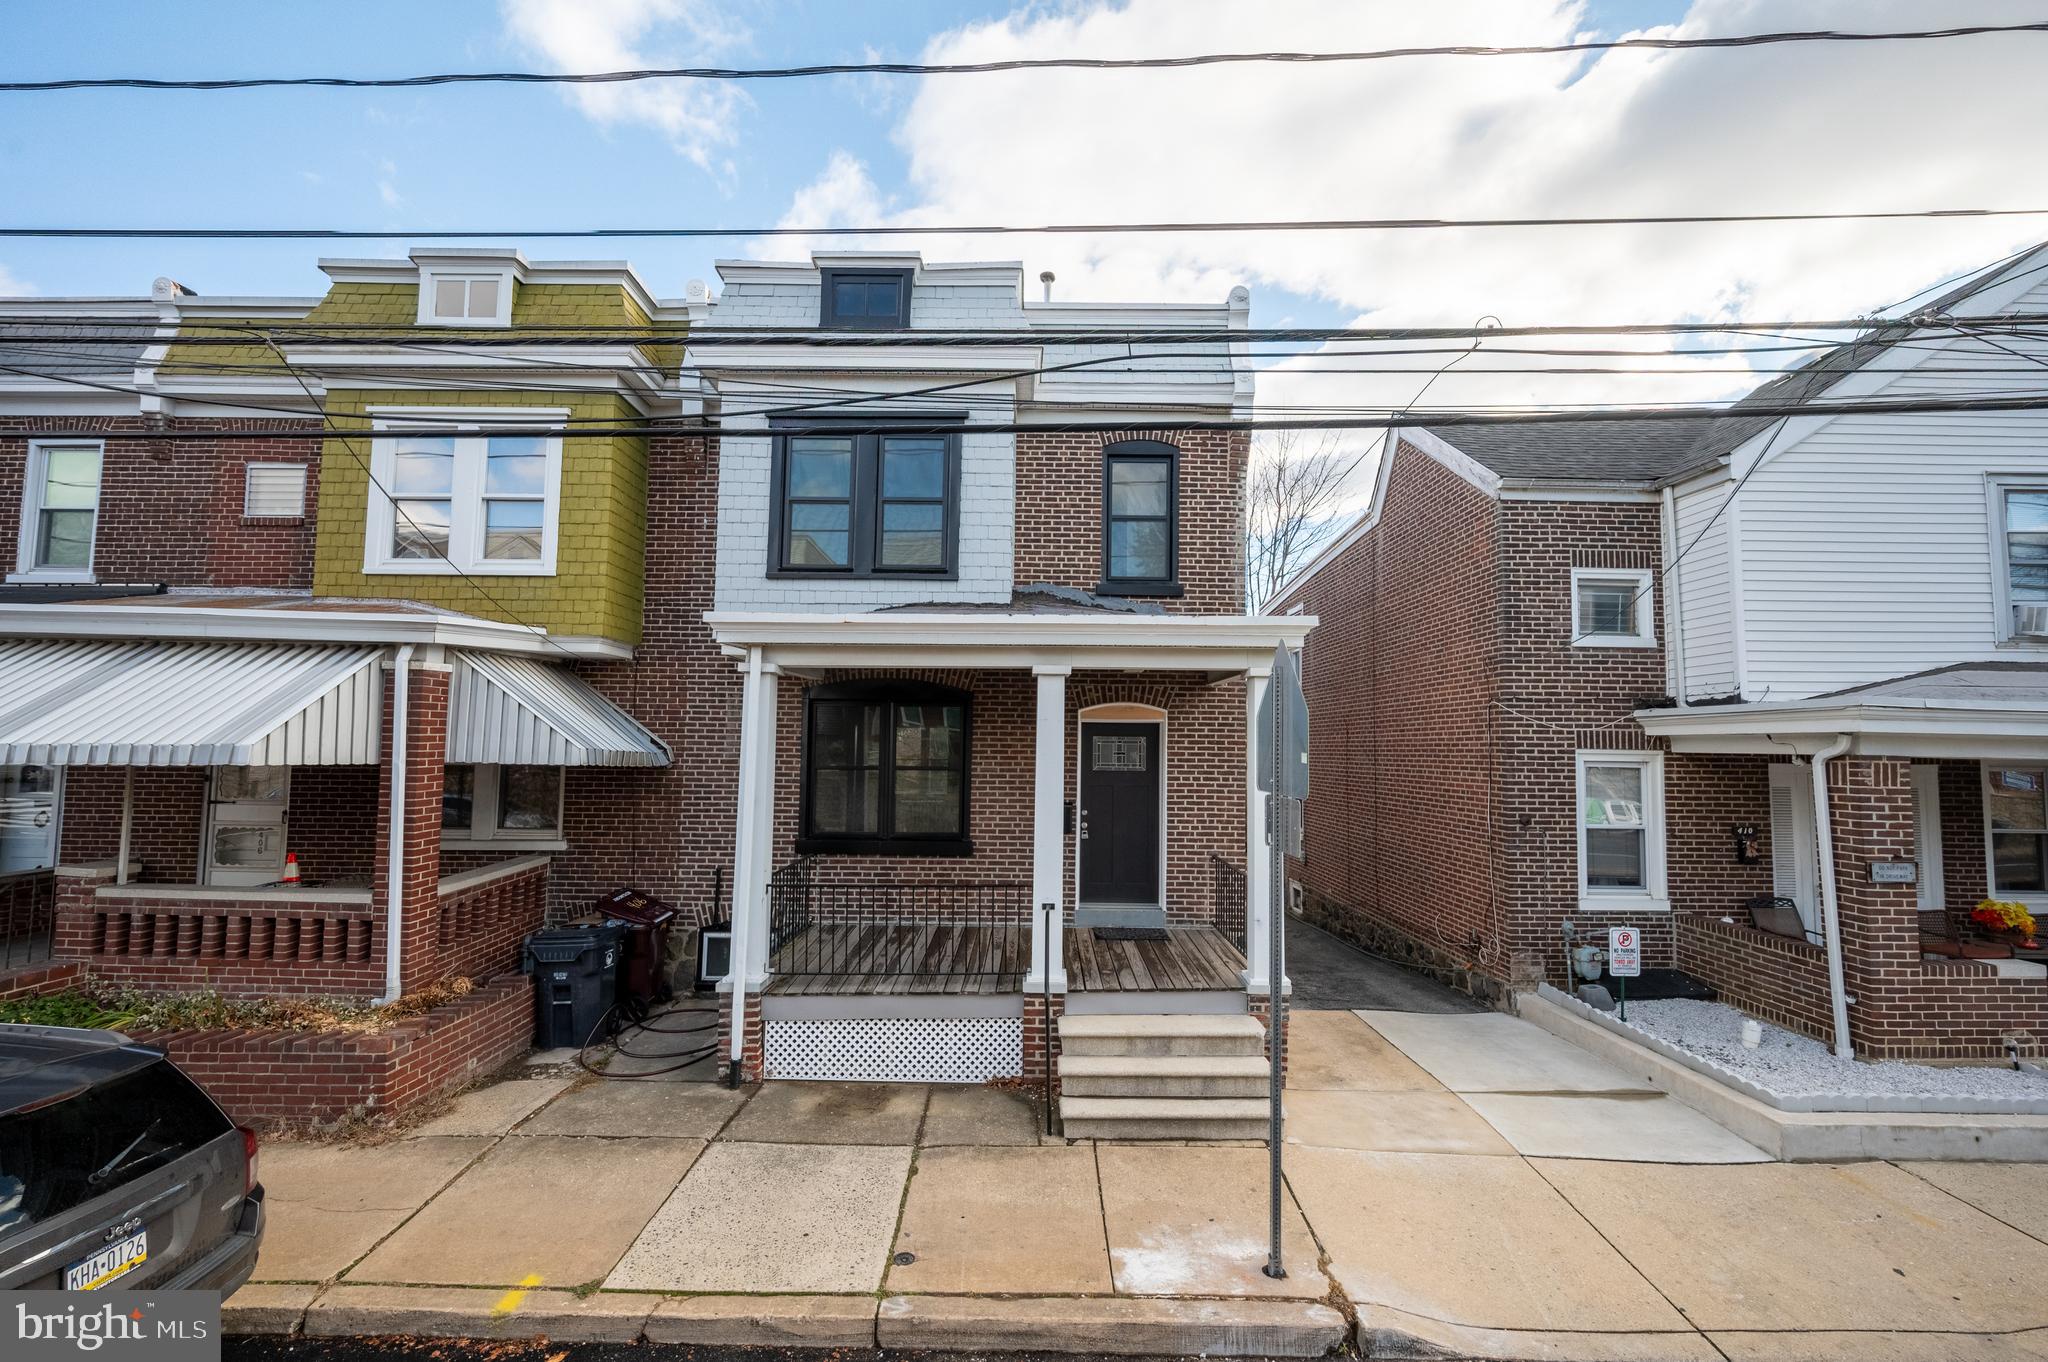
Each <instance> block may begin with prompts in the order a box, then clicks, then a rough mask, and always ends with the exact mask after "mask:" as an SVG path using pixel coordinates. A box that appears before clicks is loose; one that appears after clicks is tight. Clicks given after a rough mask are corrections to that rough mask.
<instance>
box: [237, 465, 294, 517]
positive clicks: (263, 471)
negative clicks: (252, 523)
mask: <svg viewBox="0 0 2048 1362" xmlns="http://www.w3.org/2000/svg"><path fill="white" fill-rule="evenodd" d="M305 514H306V465H304V464H302V463H252V464H248V465H246V466H245V467H244V468H243V470H242V515H243V518H245V519H248V520H297V519H301V518H303V517H304V516H305Z"/></svg>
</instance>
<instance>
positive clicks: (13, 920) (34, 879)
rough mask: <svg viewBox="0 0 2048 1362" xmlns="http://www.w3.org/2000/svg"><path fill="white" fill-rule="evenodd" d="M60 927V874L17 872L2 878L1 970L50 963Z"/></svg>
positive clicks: (0, 906) (0, 889)
mask: <svg viewBox="0 0 2048 1362" xmlns="http://www.w3.org/2000/svg"><path fill="white" fill-rule="evenodd" d="M56 925H57V872H56V871H54V870H47V869H45V870H17V871H14V872H12V873H11V874H6V875H0V969H19V968H21V967H22V966H24V965H39V964H42V963H43V962H44V961H46V960H48V959H49V958H50V938H51V936H52V935H53V934H54V932H55V929H56Z"/></svg>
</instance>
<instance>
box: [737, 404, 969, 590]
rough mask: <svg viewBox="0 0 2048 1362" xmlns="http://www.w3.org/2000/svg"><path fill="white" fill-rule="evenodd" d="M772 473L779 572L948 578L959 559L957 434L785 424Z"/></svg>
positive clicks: (774, 569)
mask: <svg viewBox="0 0 2048 1362" xmlns="http://www.w3.org/2000/svg"><path fill="white" fill-rule="evenodd" d="M919 419H920V420H922V419H924V418H919ZM773 483H774V488H775V518H774V521H773V523H772V527H771V530H770V534H769V539H770V543H769V550H768V570H769V572H770V573H771V574H775V575H789V576H808V575H812V574H820V573H824V574H839V575H844V576H852V577H895V576H905V577H942V578H944V577H951V576H953V575H954V573H955V571H956V569H957V557H958V555H957V553H956V547H957V545H958V543H959V508H960V451H959V441H958V437H956V436H953V435H854V434H840V433H838V432H836V431H834V430H832V429H831V428H829V427H823V428H814V429H802V430H791V431H787V432H783V433H779V434H777V435H776V436H775V459H774V472H773Z"/></svg>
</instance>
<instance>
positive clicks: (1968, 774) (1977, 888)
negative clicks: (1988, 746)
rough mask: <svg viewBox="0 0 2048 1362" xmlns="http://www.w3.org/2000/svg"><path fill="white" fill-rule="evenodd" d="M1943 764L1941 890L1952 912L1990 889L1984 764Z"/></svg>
mask: <svg viewBox="0 0 2048 1362" xmlns="http://www.w3.org/2000/svg"><path fill="white" fill-rule="evenodd" d="M1940 766H1941V777H1940V779H1941V870H1942V892H1943V897H1944V898H1945V900H1946V902H1947V907H1948V911H1949V912H1951V913H1967V912H1969V911H1970V910H1971V909H1972V908H1975V907H1976V906H1977V904H1978V903H1979V902H1981V901H1982V900H1983V899H1984V898H1986V897H1987V896H1988V895H1989V894H1990V893H1991V874H1990V871H1989V869H1988V868H1987V866H1986V862H1985V859H1984V768H1983V766H1981V765H1980V764H1979V763H1977V762H1974V761H1944V762H1941V763H1940Z"/></svg>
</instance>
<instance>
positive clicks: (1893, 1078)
mask: <svg viewBox="0 0 2048 1362" xmlns="http://www.w3.org/2000/svg"><path fill="white" fill-rule="evenodd" d="M1607 1015H1608V1017H1609V1018H1610V1019H1614V1014H1613V1013H1611V1012H1610V1013H1608V1014H1607ZM1746 1020H1748V1018H1747V1017H1746V1016H1745V1015H1744V1014H1743V1013H1742V1012H1741V1011H1740V1010H1738V1009H1736V1008H1733V1007H1730V1006H1729V1005H1728V1004H1726V1003H1704V1002H1693V1001H1689V1000H1684V999H1673V1000H1670V1001H1665V1002H1631V1003H1630V1004H1629V1005H1628V1021H1627V1022H1626V1023H1624V1025H1626V1026H1627V1027H1629V1028H1630V1029H1631V1030H1636V1031H1641V1032H1642V1033H1643V1034H1645V1035H1648V1036H1654V1037H1656V1038H1657V1039H1658V1040H1661V1041H1663V1042H1664V1043H1665V1044H1667V1045H1671V1046H1674V1047H1676V1048H1677V1049H1679V1050H1683V1051H1684V1052H1686V1053H1687V1054H1689V1055H1694V1056H1697V1057H1698V1058H1700V1059H1703V1060H1706V1061H1708V1062H1709V1063H1711V1064H1715V1065H1718V1066H1720V1067H1721V1068H1723V1069H1727V1070H1729V1071H1730V1072H1732V1073H1733V1074H1735V1075H1736V1076H1737V1077H1739V1078H1742V1079H1744V1080H1746V1081H1748V1082H1750V1083H1753V1084H1755V1085H1756V1086H1757V1087H1759V1088H1762V1089H1763V1090H1764V1091H1766V1092H1770V1093H1774V1094H1777V1095H1779V1096H1782V1097H1787V1098H1815V1097H1821V1098H1826V1097H1845V1098H1937V1099H1939V1098H1964V1099H1988V1100H1991V1101H2001V1100H2002V1101H2011V1100H2015V1099H2017V1100H2021V1101H2048V1074H2041V1073H2032V1072H2029V1071H2027V1070H2025V1069H2014V1068H2010V1067H2006V1068H2000V1067H1995V1066H1992V1065H1982V1066H1976V1065H1966V1066H1956V1067H1949V1068H1938V1067H1935V1066H1933V1065H1927V1064H1908V1063H1904V1062H1901V1061H1898V1060H1880V1061H1877V1062H1875V1063H1867V1062H1865V1061H1863V1060H1856V1059H1838V1058H1836V1056H1835V1053H1834V1051H1833V1050H1831V1049H1829V1048H1828V1047H1827V1046H1826V1045H1823V1044H1822V1043H1821V1042H1819V1041H1817V1040H1814V1039H1812V1038H1811V1037H1808V1036H1802V1035H1799V1034H1797V1033H1796V1032H1792V1031H1787V1030H1785V1029H1784V1028H1783V1027H1778V1026H1773V1025H1771V1024H1770V1023H1769V1022H1764V1023H1763V1032H1764V1034H1763V1040H1762V1042H1761V1043H1760V1044H1759V1045H1758V1046H1757V1047H1756V1049H1754V1050H1751V1049H1748V1048H1746V1047H1745V1046H1744V1045H1743V1043H1742V1023H1743V1022H1744V1021H1746Z"/></svg>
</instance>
